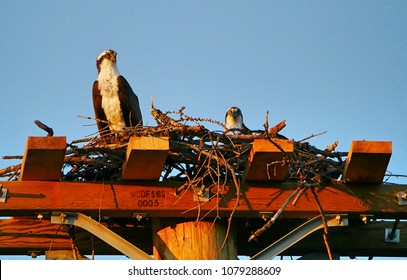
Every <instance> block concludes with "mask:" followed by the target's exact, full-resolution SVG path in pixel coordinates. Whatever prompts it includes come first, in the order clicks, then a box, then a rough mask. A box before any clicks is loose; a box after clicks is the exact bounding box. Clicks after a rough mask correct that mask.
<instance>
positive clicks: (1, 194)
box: [0, 184, 7, 203]
mask: <svg viewBox="0 0 407 280" xmlns="http://www.w3.org/2000/svg"><path fill="white" fill-rule="evenodd" d="M6 198H7V189H3V185H2V184H0V202H3V203H6Z"/></svg>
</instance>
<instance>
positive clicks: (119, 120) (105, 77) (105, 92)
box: [98, 71, 126, 130]
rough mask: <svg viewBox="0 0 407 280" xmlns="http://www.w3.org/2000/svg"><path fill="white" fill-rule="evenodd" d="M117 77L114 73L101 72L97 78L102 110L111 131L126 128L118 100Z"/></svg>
mask: <svg viewBox="0 0 407 280" xmlns="http://www.w3.org/2000/svg"><path fill="white" fill-rule="evenodd" d="M118 76H119V75H118V73H115V71H101V72H100V73H99V76H98V83H99V89H100V95H101V96H102V108H103V110H104V112H105V115H106V118H107V121H108V122H109V128H110V129H111V130H121V129H123V128H124V127H125V126H126V124H125V122H124V118H123V113H122V109H121V105H120V99H119V84H118V81H117V78H118Z"/></svg>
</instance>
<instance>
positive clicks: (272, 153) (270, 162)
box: [244, 139, 294, 181]
mask: <svg viewBox="0 0 407 280" xmlns="http://www.w3.org/2000/svg"><path fill="white" fill-rule="evenodd" d="M274 141H275V142H276V143H277V144H278V146H279V147H280V148H282V149H283V150H284V152H285V154H284V153H283V152H282V151H281V150H280V149H279V148H278V147H277V146H276V145H274V144H273V143H271V142H270V141H269V140H268V139H255V140H254V141H253V145H252V149H251V150H250V155H249V158H248V160H247V164H246V169H245V173H244V180H246V181H268V180H272V181H284V179H285V176H286V174H287V166H288V165H287V164H284V159H287V154H292V153H293V151H294V141H293V140H280V139H275V140H274Z"/></svg>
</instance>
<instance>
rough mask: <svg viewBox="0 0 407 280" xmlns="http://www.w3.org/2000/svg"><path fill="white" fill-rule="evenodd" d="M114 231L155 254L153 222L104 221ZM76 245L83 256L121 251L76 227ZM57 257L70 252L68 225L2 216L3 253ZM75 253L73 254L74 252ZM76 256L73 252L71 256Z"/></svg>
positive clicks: (0, 251)
mask: <svg viewBox="0 0 407 280" xmlns="http://www.w3.org/2000/svg"><path fill="white" fill-rule="evenodd" d="M102 224H103V225H105V226H108V227H109V229H111V230H112V231H113V232H115V233H117V234H118V235H120V236H122V237H123V238H125V239H126V240H129V242H131V243H133V244H135V245H136V246H137V247H139V248H140V249H142V250H143V251H145V252H147V253H148V254H152V241H151V225H149V224H146V223H145V221H142V222H138V221H136V220H135V219H132V220H122V219H116V220H114V221H108V223H107V222H102ZM75 244H76V245H77V247H78V249H79V251H80V253H81V254H82V255H91V254H92V252H94V253H95V254H96V255H119V254H120V252H119V251H117V250H116V249H114V248H113V247H111V246H110V245H108V244H107V243H105V242H104V241H102V240H100V239H99V238H97V237H92V235H91V234H90V233H89V232H87V231H85V230H84V229H81V228H78V227H77V228H76V229H75ZM47 251H52V252H55V253H49V254H50V255H49V257H50V258H53V257H56V256H55V255H54V254H56V255H58V252H60V251H71V252H72V244H71V239H70V237H69V234H68V232H67V229H66V227H65V226H62V227H60V225H55V224H51V223H50V221H49V220H45V219H43V220H39V219H32V218H13V219H0V255H30V252H36V254H37V255H44V254H45V253H46V252H47ZM71 255H72V254H71ZM72 257H73V255H72Z"/></svg>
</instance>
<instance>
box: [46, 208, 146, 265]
mask: <svg viewBox="0 0 407 280" xmlns="http://www.w3.org/2000/svg"><path fill="white" fill-rule="evenodd" d="M51 224H66V225H74V226H78V227H81V228H83V229H85V230H87V231H89V232H90V233H92V234H93V235H95V236H97V237H99V238H100V239H101V240H103V241H104V242H106V243H107V244H109V245H110V246H112V247H113V248H115V249H117V250H118V251H119V252H122V253H123V254H124V255H126V256H128V257H129V258H131V259H134V260H151V259H152V257H151V256H149V255H148V254H146V253H145V252H143V251H142V250H141V249H139V248H138V247H136V246H134V245H133V244H131V243H130V242H128V241H127V240H126V239H124V238H122V237H121V236H119V235H117V234H116V233H114V232H113V231H111V230H110V229H108V228H107V227H105V226H103V225H102V224H100V223H98V222H96V221H95V220H93V219H92V218H90V217H88V216H85V215H83V214H81V213H72V212H53V213H52V216H51Z"/></svg>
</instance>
